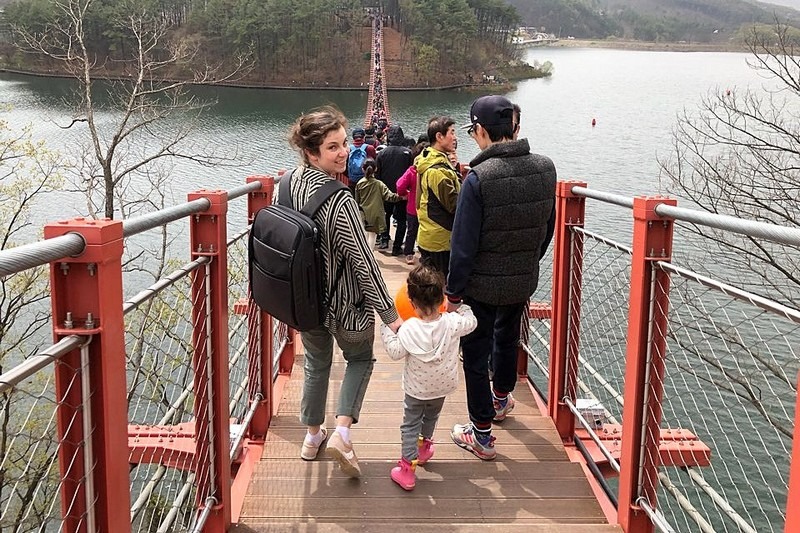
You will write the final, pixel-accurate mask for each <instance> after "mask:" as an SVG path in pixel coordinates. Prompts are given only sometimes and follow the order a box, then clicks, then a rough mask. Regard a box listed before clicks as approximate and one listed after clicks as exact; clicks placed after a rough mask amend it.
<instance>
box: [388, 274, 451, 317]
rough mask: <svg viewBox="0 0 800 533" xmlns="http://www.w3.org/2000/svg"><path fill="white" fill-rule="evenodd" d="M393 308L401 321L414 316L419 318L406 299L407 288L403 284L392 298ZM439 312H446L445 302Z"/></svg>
mask: <svg viewBox="0 0 800 533" xmlns="http://www.w3.org/2000/svg"><path fill="white" fill-rule="evenodd" d="M394 306H395V307H396V308H397V314H398V315H400V318H402V319H403V320H408V319H409V318H411V317H414V316H415V317H419V315H417V312H416V311H414V306H413V305H411V300H409V299H408V286H407V285H406V284H405V283H403V285H402V286H401V287H400V290H399V291H397V294H396V295H395V297H394ZM439 311H441V312H442V313H444V312H445V311H447V302H446V301H442V305H440V306H439Z"/></svg>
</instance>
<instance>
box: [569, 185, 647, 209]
mask: <svg viewBox="0 0 800 533" xmlns="http://www.w3.org/2000/svg"><path fill="white" fill-rule="evenodd" d="M572 194H574V195H577V196H585V197H586V198H592V199H593V200H600V201H601V202H606V203H608V204H615V205H619V206H621V207H628V208H632V207H633V198H632V197H630V196H622V195H621V194H613V193H610V192H603V191H598V190H595V189H588V188H586V187H580V186H578V185H576V186H575V187H573V188H572Z"/></svg>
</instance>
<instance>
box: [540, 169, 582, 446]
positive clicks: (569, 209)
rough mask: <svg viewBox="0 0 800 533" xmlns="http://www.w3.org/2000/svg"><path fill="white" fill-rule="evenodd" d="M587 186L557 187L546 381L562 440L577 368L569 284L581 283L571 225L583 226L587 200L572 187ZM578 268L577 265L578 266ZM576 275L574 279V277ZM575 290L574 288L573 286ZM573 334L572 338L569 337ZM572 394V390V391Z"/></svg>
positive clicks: (576, 305)
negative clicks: (566, 397) (547, 379)
mask: <svg viewBox="0 0 800 533" xmlns="http://www.w3.org/2000/svg"><path fill="white" fill-rule="evenodd" d="M576 186H577V187H586V183H584V182H580V181H560V182H558V184H557V186H556V227H555V235H554V244H553V289H552V290H553V294H552V304H551V307H552V310H553V312H552V318H551V324H550V381H549V383H548V393H547V410H548V414H549V415H550V418H552V419H553V421H554V422H555V425H556V429H557V430H558V434H559V435H560V436H561V438H562V439H563V440H565V441H567V440H569V441H570V442H571V441H572V434H573V433H574V429H575V420H574V417H573V416H572V413H571V412H570V410H569V407H568V406H567V405H566V404H565V403H564V401H563V398H564V396H565V395H566V394H567V393H569V391H570V385H569V384H570V383H573V384H574V383H575V380H576V379H577V371H578V365H577V363H578V351H577V346H578V339H577V337H576V336H577V334H578V320H576V318H578V317H579V313H580V301H575V299H574V297H572V296H571V294H570V292H571V291H570V287H571V284H572V283H575V282H576V280H577V285H578V289H579V286H580V271H578V272H576V273H573V272H572V269H573V268H575V264H574V262H575V258H576V257H577V258H581V257H583V253H582V251H581V253H579V254H576V253H575V252H576V250H575V246H574V245H579V244H580V243H582V242H583V241H582V240H575V241H574V242H573V238H572V236H573V233H572V232H571V231H570V228H571V227H581V228H582V227H583V224H584V219H585V212H586V199H585V198H583V197H581V196H576V195H575V194H573V193H572V188H573V187H576ZM578 267H579V269H580V265H578ZM576 274H577V278H576ZM573 289H574V288H573ZM572 336H575V338H571V337H572ZM573 393H574V391H573Z"/></svg>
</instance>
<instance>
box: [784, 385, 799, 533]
mask: <svg viewBox="0 0 800 533" xmlns="http://www.w3.org/2000/svg"><path fill="white" fill-rule="evenodd" d="M783 530H784V531H785V533H792V532H793V531H800V373H798V374H797V400H796V405H795V407H794V439H792V463H791V466H790V467H789V494H788V496H787V499H786V525H785V527H784V529H783Z"/></svg>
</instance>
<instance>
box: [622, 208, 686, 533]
mask: <svg viewBox="0 0 800 533" xmlns="http://www.w3.org/2000/svg"><path fill="white" fill-rule="evenodd" d="M660 204H664V205H676V204H677V202H676V201H675V200H674V199H672V198H659V197H655V198H645V197H637V198H634V200H633V219H634V222H633V256H632V258H631V286H630V298H629V305H630V307H629V309H628V344H627V349H626V353H625V393H624V394H625V395H624V401H625V407H624V408H623V413H622V452H621V456H620V465H621V469H620V475H619V507H618V518H619V523H620V525H621V526H622V529H623V530H625V531H626V532H627V533H632V532H635V533H641V532H647V533H651V532H652V531H653V530H654V526H653V523H652V522H651V521H650V519H649V518H648V516H647V515H646V514H645V513H644V511H642V509H641V508H640V507H639V505H638V504H637V501H638V499H639V498H640V497H642V498H645V499H646V500H647V502H648V503H649V504H650V505H651V506H653V507H655V506H656V488H657V485H658V466H659V464H658V457H659V455H658V445H659V439H660V437H659V436H660V425H661V413H662V407H661V399H662V396H663V392H664V390H663V388H664V358H665V356H666V346H667V339H666V337H667V322H668V316H667V312H668V309H669V279H670V278H669V275H668V274H667V273H666V272H664V271H663V270H660V269H656V268H654V267H653V264H654V262H656V261H670V260H671V258H672V234H673V229H674V222H673V220H672V219H666V218H661V217H660V216H658V215H657V214H656V212H655V209H656V207H657V206H658V205H660Z"/></svg>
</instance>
